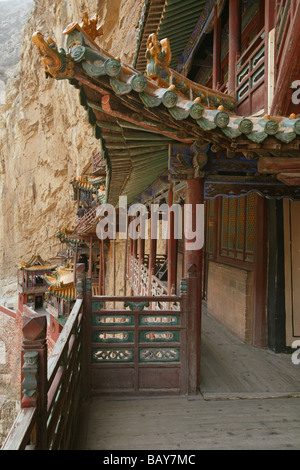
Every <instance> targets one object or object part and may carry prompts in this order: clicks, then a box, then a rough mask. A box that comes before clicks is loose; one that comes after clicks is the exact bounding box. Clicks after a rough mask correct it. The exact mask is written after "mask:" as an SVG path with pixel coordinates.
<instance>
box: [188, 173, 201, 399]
mask: <svg viewBox="0 0 300 470" xmlns="http://www.w3.org/2000/svg"><path fill="white" fill-rule="evenodd" d="M203 186H204V181H203V179H192V180H187V182H186V196H185V210H187V208H186V205H187V204H191V206H192V220H193V230H195V229H196V206H197V204H203V191H204V187H203ZM199 229H200V227H199ZM191 243H192V240H187V239H186V238H185V277H186V278H187V289H188V291H187V306H188V311H187V321H188V325H187V345H188V393H189V394H195V393H197V390H198V388H199V385H200V360H201V310H202V309H201V292H202V248H201V249H190V248H191Z"/></svg>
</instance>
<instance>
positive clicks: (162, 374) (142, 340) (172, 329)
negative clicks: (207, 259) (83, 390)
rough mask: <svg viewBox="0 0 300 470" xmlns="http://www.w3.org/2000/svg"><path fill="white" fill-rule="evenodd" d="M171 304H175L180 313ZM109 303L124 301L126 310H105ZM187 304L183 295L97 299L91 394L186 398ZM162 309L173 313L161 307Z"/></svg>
mask: <svg viewBox="0 0 300 470" xmlns="http://www.w3.org/2000/svg"><path fill="white" fill-rule="evenodd" d="M153 299H155V302H153ZM170 300H172V302H174V301H176V306H175V307H177V309H176V308H174V303H170ZM108 301H109V302H112V301H116V302H118V305H120V302H122V307H123V308H122V307H121V309H109V310H108V309H105V308H104V305H105V302H108ZM133 301H134V302H133ZM149 301H151V304H149V303H148V302H149ZM166 302H167V305H166ZM183 304H184V303H183V302H182V298H181V297H176V298H175V297H174V296H172V297H167V296H162V297H155V298H154V297H151V298H150V297H134V298H131V297H127V298H125V297H122V298H121V297H113V298H112V297H104V296H102V297H92V298H91V323H92V337H91V345H90V355H91V370H90V381H91V391H92V393H93V394H127V395H130V394H132V395H150V394H155V395H157V394H185V393H186V313H185V311H184V310H183V308H182V307H183ZM162 305H163V306H164V307H166V306H167V307H168V309H165V308H164V309H163V310H161V309H157V308H159V307H161V306H162ZM154 306H156V308H155V309H154ZM152 307H153V308H152ZM172 307H173V308H172ZM178 307H179V309H178Z"/></svg>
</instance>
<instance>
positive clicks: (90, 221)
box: [74, 208, 98, 233]
mask: <svg viewBox="0 0 300 470" xmlns="http://www.w3.org/2000/svg"><path fill="white" fill-rule="evenodd" d="M97 219H98V218H97V208H95V209H91V210H89V211H88V212H86V213H85V214H84V216H83V217H81V218H80V219H79V221H78V224H77V226H76V228H75V230H74V231H75V232H76V233H84V232H87V231H88V230H89V228H90V227H91V226H94V225H95V224H96V222H97Z"/></svg>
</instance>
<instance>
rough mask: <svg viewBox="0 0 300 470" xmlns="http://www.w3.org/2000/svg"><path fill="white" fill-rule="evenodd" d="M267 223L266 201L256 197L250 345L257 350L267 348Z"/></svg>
mask: <svg viewBox="0 0 300 470" xmlns="http://www.w3.org/2000/svg"><path fill="white" fill-rule="evenodd" d="M267 221H268V208H267V200H266V198H264V197H261V196H257V206H256V237H255V256H254V309H253V329H252V344H253V345H254V346H257V347H259V348H264V347H266V346H267V313H266V303H267V299H266V296H267V252H268V230H267V229H268V227H267Z"/></svg>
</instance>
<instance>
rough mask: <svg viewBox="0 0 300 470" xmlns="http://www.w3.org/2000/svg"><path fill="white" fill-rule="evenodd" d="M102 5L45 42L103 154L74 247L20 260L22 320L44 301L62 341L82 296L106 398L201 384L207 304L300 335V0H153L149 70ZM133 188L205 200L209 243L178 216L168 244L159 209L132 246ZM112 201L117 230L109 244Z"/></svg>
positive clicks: (139, 199)
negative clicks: (159, 228)
mask: <svg viewBox="0 0 300 470" xmlns="http://www.w3.org/2000/svg"><path fill="white" fill-rule="evenodd" d="M89 13H90V14H91V16H89V15H88V14H87V13H86V14H84V16H83V18H82V19H78V22H73V23H70V24H68V25H66V27H65V29H64V31H63V37H64V44H60V43H59V44H58V43H57V42H56V39H55V38H49V37H48V36H47V31H36V32H34V34H33V36H32V42H33V44H34V53H38V54H40V57H41V67H42V68H43V69H44V72H45V80H46V79H47V80H58V81H68V82H69V83H68V85H69V86H70V87H75V88H76V89H77V90H78V106H82V107H83V108H84V110H85V111H86V119H87V120H88V122H89V124H90V131H91V133H93V135H94V138H95V143H96V146H97V150H96V151H95V152H94V153H93V154H92V155H90V161H89V163H88V165H87V166H86V167H85V168H84V171H83V172H82V175H80V177H75V176H74V178H73V179H72V180H71V181H70V187H71V192H72V197H73V199H74V200H75V201H77V213H74V224H73V226H68V227H66V226H64V223H63V221H61V220H60V221H57V223H58V225H59V224H60V226H59V230H58V233H57V237H58V239H59V240H60V241H61V244H62V247H61V251H60V252H59V253H58V254H57V257H56V258H53V259H51V260H43V253H39V254H32V255H33V256H32V258H31V259H30V260H25V261H23V262H22V263H20V264H19V265H18V272H19V308H18V311H17V315H19V316H21V317H22V316H23V315H24V313H26V309H31V310H33V311H37V312H38V311H42V310H43V311H44V314H45V316H46V318H47V337H48V345H49V350H50V351H51V350H52V349H53V348H55V344H56V342H57V340H58V338H59V335H60V333H61V332H62V331H63V328H64V325H66V324H67V322H68V318H70V316H72V312H74V309H76V308H77V307H76V305H78V304H77V302H78V301H79V300H81V301H82V302H83V303H82V305H83V309H84V315H85V322H86V326H85V331H86V333H85V334H86V337H85V338H86V344H85V349H84V351H85V358H84V361H85V363H86V371H87V372H86V374H87V375H86V377H87V383H88V387H89V389H90V390H91V391H92V392H95V393H99V394H110V393H111V394H115V393H117V394H125V395H128V394H130V395H142V394H151V393H152V394H154V395H155V394H191V395H193V394H196V393H197V391H198V390H199V388H201V380H200V370H201V318H202V315H203V309H204V308H205V310H207V312H208V313H209V315H210V316H211V317H213V318H215V319H216V320H217V321H218V322H220V323H221V324H222V325H223V326H225V327H226V328H227V329H228V330H229V331H230V332H231V333H232V334H233V335H235V336H236V337H238V338H239V339H240V340H241V341H242V342H244V343H247V344H249V345H252V346H256V347H257V348H267V349H270V350H272V351H273V352H275V353H287V352H291V351H292V346H293V342H294V341H295V340H297V339H299V338H300V300H299V294H298V293H299V289H300V270H299V263H300V254H299V253H300V149H299V145H300V104H299V101H300V100H299V99H297V86H296V85H295V83H296V81H297V80H300V57H299V54H300V53H299V40H300V3H299V2H298V1H296V0H291V1H289V2H285V1H280V0H246V1H243V2H242V1H239V0H218V1H213V0H207V1H196V0H186V1H185V2H182V1H178V0H144V2H143V11H142V16H141V19H140V22H139V25H138V34H137V44H136V51H135V56H134V60H133V63H132V64H127V63H123V62H122V61H120V59H119V58H118V57H113V56H112V55H111V54H110V52H109V51H108V50H105V49H104V48H102V46H101V35H102V33H103V28H105V25H101V18H98V16H97V14H95V15H94V16H93V12H89ZM120 48H122V44H120ZM299 83H300V82H299ZM53 145H55V143H53ZM53 164H55V162H53ZM120 197H124V198H125V197H126V201H127V204H128V205H127V207H126V210H128V211H130V208H133V207H135V206H134V205H137V204H142V205H143V206H146V207H147V208H148V209H149V215H150V214H151V212H150V208H151V205H152V204H158V205H162V204H167V205H168V206H172V205H173V204H178V205H179V206H180V208H181V210H182V214H184V212H185V210H186V209H185V208H186V207H187V205H190V207H192V214H193V217H196V207H197V205H204V244H203V246H201V247H193V246H192V245H191V240H189V239H187V238H185V237H184V236H183V237H182V239H177V238H176V236H175V231H176V226H175V217H174V214H173V215H172V213H171V215H170V218H169V237H168V238H167V239H156V238H154V236H153V233H154V229H155V227H154V221H153V220H152V217H149V224H148V225H149V233H148V235H149V236H148V237H147V239H146V240H145V239H143V237H141V236H140V237H138V239H134V237H133V236H131V235H132V233H130V228H129V233H128V236H127V237H126V239H124V237H122V236H121V232H122V229H121V227H120V226H119V224H118V220H119V218H118V216H119V215H120V212H121V207H120V206H119V201H120ZM106 204H108V205H110V207H113V208H114V209H115V212H116V215H117V217H116V220H117V223H116V238H115V239H109V238H108V239H105V240H101V239H99V237H98V233H97V226H98V224H99V223H100V222H101V220H103V217H104V215H103V214H102V213H101V207H102V206H105V205H106ZM99 214H100V215H99ZM131 221H132V219H131V218H130V216H129V220H128V224H129V225H128V226H129V227H130V222H131ZM181 228H183V227H181ZM183 233H184V230H183ZM151 235H152V236H151ZM24 308H25V310H24Z"/></svg>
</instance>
